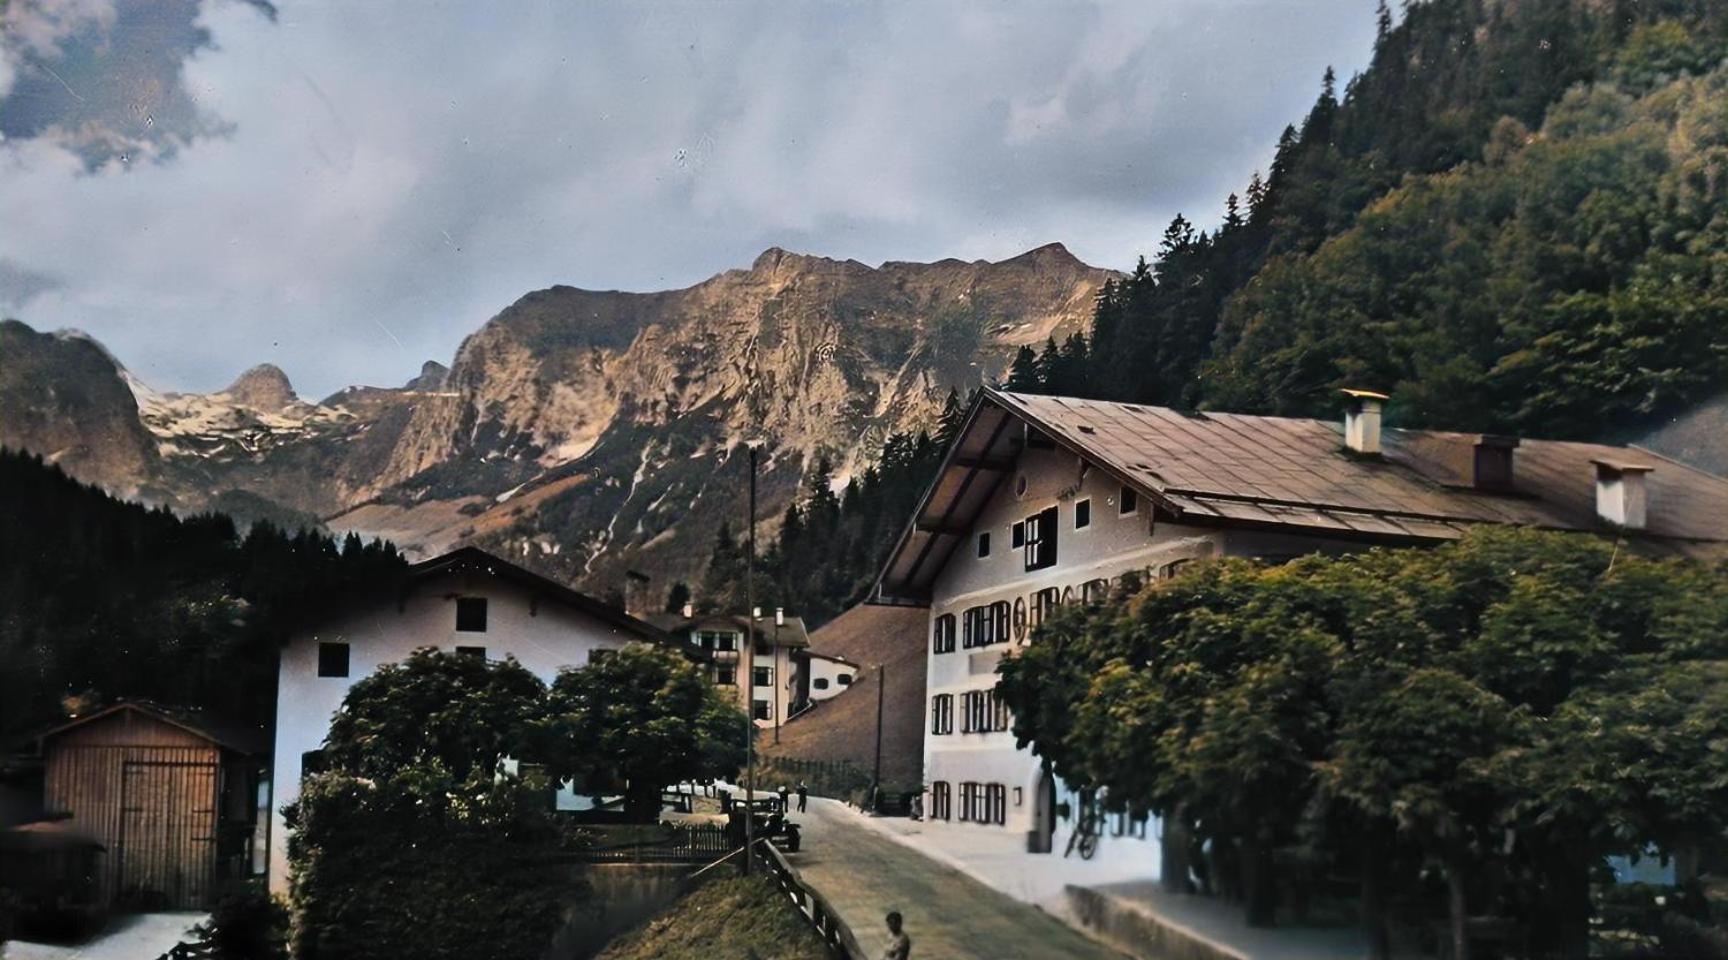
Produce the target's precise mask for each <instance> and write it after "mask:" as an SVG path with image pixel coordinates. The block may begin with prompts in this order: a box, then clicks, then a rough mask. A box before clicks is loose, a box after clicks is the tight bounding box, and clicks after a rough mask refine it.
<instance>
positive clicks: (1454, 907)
mask: <svg viewBox="0 0 1728 960" xmlns="http://www.w3.org/2000/svg"><path fill="white" fill-rule="evenodd" d="M1467 882H1468V881H1467V878H1466V877H1465V875H1464V855H1463V853H1462V852H1461V851H1454V852H1453V853H1452V854H1451V855H1450V856H1449V857H1448V858H1447V860H1446V915H1447V918H1448V920H1449V924H1448V926H1449V928H1450V931H1451V939H1452V960H1470V934H1469V930H1468V929H1467V926H1466V921H1467V920H1468V919H1469V900H1468V898H1467V897H1466V894H1467V892H1468V890H1467V888H1466V886H1465V885H1466V883H1467ZM1580 956H1581V955H1580Z"/></svg>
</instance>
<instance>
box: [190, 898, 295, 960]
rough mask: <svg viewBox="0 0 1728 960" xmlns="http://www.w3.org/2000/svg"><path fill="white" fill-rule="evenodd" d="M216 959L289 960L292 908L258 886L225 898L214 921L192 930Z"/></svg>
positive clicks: (212, 913) (213, 911)
mask: <svg viewBox="0 0 1728 960" xmlns="http://www.w3.org/2000/svg"><path fill="white" fill-rule="evenodd" d="M192 929H193V933H194V934H195V935H196V936H197V938H198V939H197V943H198V944H199V945H200V946H205V947H208V948H210V949H211V950H212V951H213V952H212V953H211V957H212V958H213V960H285V958H286V957H287V956H288V948H287V941H288V908H287V907H285V906H283V905H282V902H281V901H279V900H277V899H276V898H275V897H272V896H270V894H269V893H267V892H265V891H264V890H263V889H261V888H258V887H250V888H248V889H246V890H243V891H240V892H238V893H232V894H229V895H228V896H226V897H223V898H222V899H221V900H220V901H219V902H217V904H216V908H215V909H214V910H212V911H210V920H209V921H208V922H206V923H202V924H199V925H198V926H196V927H194V928H192Z"/></svg>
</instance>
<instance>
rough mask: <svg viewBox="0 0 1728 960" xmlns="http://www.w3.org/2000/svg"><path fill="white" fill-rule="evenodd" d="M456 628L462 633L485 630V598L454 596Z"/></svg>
mask: <svg viewBox="0 0 1728 960" xmlns="http://www.w3.org/2000/svg"><path fill="white" fill-rule="evenodd" d="M456 629H457V630H459V631H461V632H462V633H485V632H486V598H485V597H457V598H456Z"/></svg>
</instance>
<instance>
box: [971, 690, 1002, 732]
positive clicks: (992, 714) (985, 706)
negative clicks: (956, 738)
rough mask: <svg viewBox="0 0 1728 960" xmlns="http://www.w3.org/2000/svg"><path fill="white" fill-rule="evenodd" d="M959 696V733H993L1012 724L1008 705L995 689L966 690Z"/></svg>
mask: <svg viewBox="0 0 1728 960" xmlns="http://www.w3.org/2000/svg"><path fill="white" fill-rule="evenodd" d="M960 697H961V700H960V706H961V710H962V713H961V717H960V724H961V725H960V732H961V733H994V732H996V731H998V730H1007V729H1008V728H1009V727H1010V726H1012V721H1011V719H1010V717H1009V714H1008V705H1007V704H1006V703H1004V702H1003V701H1002V699H1001V698H1000V697H998V696H996V691H995V690H968V691H967V692H965V693H963V694H961V695H960Z"/></svg>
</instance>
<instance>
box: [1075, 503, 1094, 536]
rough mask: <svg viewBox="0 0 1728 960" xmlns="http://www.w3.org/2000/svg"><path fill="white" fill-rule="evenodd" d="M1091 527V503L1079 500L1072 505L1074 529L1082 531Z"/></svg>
mask: <svg viewBox="0 0 1728 960" xmlns="http://www.w3.org/2000/svg"><path fill="white" fill-rule="evenodd" d="M1091 525H1092V501H1091V500H1081V501H1079V502H1077V503H1075V504H1074V529H1076V530H1084V529H1086V528H1087V527H1090V526H1091Z"/></svg>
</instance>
